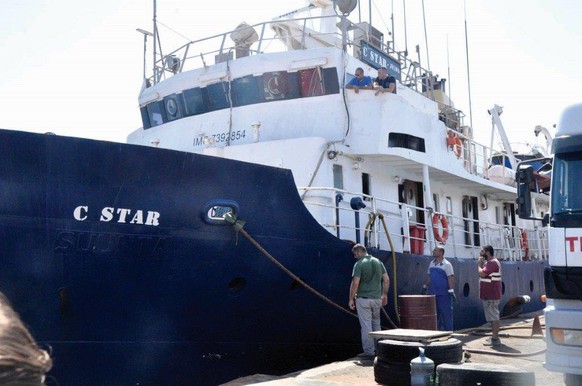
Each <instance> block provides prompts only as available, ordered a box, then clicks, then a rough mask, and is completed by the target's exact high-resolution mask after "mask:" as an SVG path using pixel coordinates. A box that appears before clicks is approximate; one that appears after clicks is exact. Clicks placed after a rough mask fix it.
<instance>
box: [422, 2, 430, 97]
mask: <svg viewBox="0 0 582 386" xmlns="http://www.w3.org/2000/svg"><path fill="white" fill-rule="evenodd" d="M422 23H423V26H424V44H425V45H426V68H427V70H428V71H429V72H430V59H429V55H428V37H427V35H426V16H425V13H424V0H422ZM431 89H432V86H431Z"/></svg>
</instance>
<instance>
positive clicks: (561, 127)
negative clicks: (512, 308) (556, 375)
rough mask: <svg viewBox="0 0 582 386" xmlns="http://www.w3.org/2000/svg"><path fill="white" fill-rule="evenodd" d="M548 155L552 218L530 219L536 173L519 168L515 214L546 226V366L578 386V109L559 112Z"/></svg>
mask: <svg viewBox="0 0 582 386" xmlns="http://www.w3.org/2000/svg"><path fill="white" fill-rule="evenodd" d="M552 153H553V154H554V157H553V160H552V171H551V188H550V198H551V205H550V213H549V214H548V215H546V216H544V218H543V219H540V218H535V217H534V216H532V213H531V191H532V187H533V190H535V189H536V178H537V176H538V175H539V173H537V174H536V171H535V170H533V168H532V166H531V165H528V164H527V163H523V164H520V165H519V167H518V171H517V177H516V179H517V182H518V198H517V204H518V215H519V216H520V217H522V218H530V219H532V220H542V223H543V225H544V226H548V227H549V229H548V231H549V249H550V253H549V267H548V268H546V270H545V272H544V282H545V289H546V298H547V299H548V307H546V311H545V313H546V337H547V345H548V348H547V352H546V364H545V367H546V368H547V369H548V370H550V371H556V372H561V373H564V382H565V383H566V385H567V386H572V385H582V186H581V185H582V104H577V105H573V106H570V107H568V108H567V109H566V110H564V112H563V113H562V115H561V117H560V120H559V122H558V125H557V131H556V136H555V138H554V140H553V142H552Z"/></svg>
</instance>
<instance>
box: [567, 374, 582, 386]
mask: <svg viewBox="0 0 582 386" xmlns="http://www.w3.org/2000/svg"><path fill="white" fill-rule="evenodd" d="M564 384H565V385H566V386H582V375H580V374H564Z"/></svg>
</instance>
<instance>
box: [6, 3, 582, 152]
mask: <svg viewBox="0 0 582 386" xmlns="http://www.w3.org/2000/svg"><path fill="white" fill-rule="evenodd" d="M305 4H306V2H305V0H254V1H252V2H248V3H245V2H242V1H236V0H213V1H211V2H203V1H201V0H196V1H194V0H190V1H186V0H159V1H158V2H157V14H158V21H159V22H160V24H159V30H160V37H161V40H162V44H165V43H179V44H183V43H185V42H186V41H187V40H186V39H185V38H188V39H192V40H195V39H200V38H202V37H205V36H208V35H211V34H216V33H220V32H224V31H227V30H231V29H234V27H236V26H237V25H238V24H239V23H240V22H241V21H246V22H247V23H249V24H255V23H259V22H261V21H267V20H270V19H271V18H273V17H274V16H277V15H280V14H283V13H286V12H288V11H291V10H294V9H298V8H301V7H303V6H304V5H305ZM368 4H369V1H368V0H364V1H363V2H362V3H361V5H360V7H361V8H360V9H359V11H358V9H356V10H355V11H354V12H353V13H352V20H354V21H358V20H357V19H358V17H359V15H361V17H362V18H363V19H368V14H369V12H368ZM404 6H405V7H404ZM423 6H424V18H423V12H422V10H423ZM404 8H405V10H404ZM372 10H373V11H372V24H373V25H374V26H375V28H376V29H379V30H380V31H381V32H383V33H384V36H385V39H387V38H388V30H391V29H392V28H391V27H392V20H393V21H394V27H395V28H394V31H393V37H394V40H395V45H396V47H397V48H398V49H399V50H404V49H406V48H407V49H408V52H409V55H410V56H411V57H412V58H414V59H416V58H417V54H416V51H415V46H416V45H417V44H418V45H419V46H420V61H421V64H422V65H423V66H427V65H430V69H431V70H432V71H433V73H436V74H439V75H440V77H441V78H446V79H447V81H448V82H449V85H450V96H451V98H452V99H453V101H454V103H455V107H457V108H459V109H461V110H463V111H464V112H465V115H466V121H465V123H466V124H469V123H470V122H471V121H472V123H473V130H474V133H475V136H476V138H477V139H478V140H479V141H481V142H482V143H484V144H489V143H488V140H489V139H488V138H489V135H490V133H491V121H490V117H489V115H488V113H487V110H488V109H490V108H491V107H492V106H493V105H494V104H498V105H500V106H502V107H503V110H504V112H503V114H502V115H501V120H502V122H503V125H504V127H505V131H506V132H507V134H508V136H509V139H510V141H511V142H514V143H516V142H522V143H523V142H528V143H539V144H543V143H545V142H544V141H543V140H542V139H540V138H536V137H535V136H534V135H533V129H534V127H535V126H536V125H542V126H545V127H546V128H548V129H550V131H552V132H553V130H554V129H553V127H552V126H553V125H554V124H555V123H556V122H557V120H558V117H559V114H560V111H561V110H562V109H563V108H564V107H566V106H568V105H570V104H573V103H577V102H582V96H581V90H582V71H580V70H579V68H580V65H581V62H582V60H581V59H582V50H581V49H580V47H582V23H581V22H580V20H579V15H581V14H582V2H581V1H578V0H466V1H464V0H424V1H423V0H393V1H392V0H375V1H374V2H372ZM152 15H153V2H152V1H151V0H100V1H87V0H84V1H83V0H24V1H23V0H2V13H0V52H2V60H1V61H0V128H4V129H15V130H24V131H33V132H40V133H45V132H54V133H56V134H60V135H67V136H75V137H86V138H93V139H102V140H110V141H116V142H125V139H126V136H127V135H128V134H129V133H130V132H132V131H134V130H135V129H137V128H139V127H140V126H141V119H140V115H139V106H138V101H137V97H138V94H139V90H140V88H141V85H142V79H143V55H144V53H143V40H144V39H143V35H142V34H140V33H139V32H137V31H136V28H141V29H145V30H149V31H151V30H152ZM392 15H393V18H392ZM405 20H406V23H405ZM423 20H426V23H423ZM465 22H466V26H467V36H468V41H467V43H466V41H465ZM404 25H406V34H405V28H404ZM425 26H426V28H425ZM425 31H426V40H427V41H428V50H427V44H425V43H426V41H425ZM405 37H406V39H405ZM148 44H149V46H148V54H150V55H151V40H149V41H148ZM466 44H467V45H468V52H469V55H468V58H469V75H470V89H471V94H470V95H471V103H470V104H469V98H468V95H469V94H468V84H469V82H468V78H469V77H468V71H467V56H466ZM170 48H174V47H166V48H165V49H166V51H167V50H169V49H170ZM427 53H428V55H427ZM150 62H151V60H150ZM150 66H151V65H150ZM449 74H450V76H449ZM372 75H374V74H372ZM471 118H472V119H471Z"/></svg>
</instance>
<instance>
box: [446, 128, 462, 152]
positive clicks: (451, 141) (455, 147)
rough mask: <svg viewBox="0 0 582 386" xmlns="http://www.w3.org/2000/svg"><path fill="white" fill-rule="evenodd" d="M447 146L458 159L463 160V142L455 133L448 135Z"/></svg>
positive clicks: (450, 132)
mask: <svg viewBox="0 0 582 386" xmlns="http://www.w3.org/2000/svg"><path fill="white" fill-rule="evenodd" d="M447 145H448V146H449V148H450V149H451V150H452V151H454V152H455V155H456V156H457V158H461V154H462V151H463V142H461V138H459V136H458V135H457V134H456V133H455V132H453V131H449V134H448V135H447Z"/></svg>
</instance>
